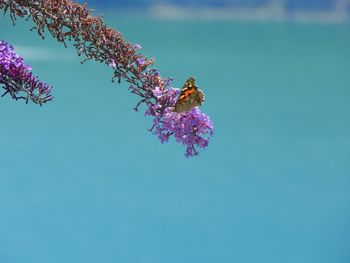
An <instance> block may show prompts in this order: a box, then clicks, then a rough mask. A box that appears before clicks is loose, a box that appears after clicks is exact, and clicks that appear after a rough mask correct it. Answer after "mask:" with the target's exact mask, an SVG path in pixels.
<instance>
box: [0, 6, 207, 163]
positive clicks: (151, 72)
mask: <svg viewBox="0 0 350 263" xmlns="http://www.w3.org/2000/svg"><path fill="white" fill-rule="evenodd" d="M0 9H4V11H5V12H6V11H9V13H10V17H11V19H12V21H13V22H15V20H16V17H26V18H30V17H32V19H33V21H34V23H35V24H36V27H35V28H34V29H36V30H37V32H38V34H39V35H40V36H41V37H42V38H44V30H48V31H49V32H50V34H51V35H52V36H53V37H54V38H56V39H57V40H58V41H59V42H63V43H64V45H65V46H66V43H65V42H66V41H73V42H74V46H75V48H76V49H77V53H78V55H79V56H80V55H83V56H84V57H85V59H84V60H83V61H82V63H83V62H85V61H86V60H91V59H93V60H96V61H99V62H101V63H104V64H106V65H108V66H109V67H111V68H112V69H113V71H114V74H113V79H112V80H114V79H117V81H118V82H119V83H120V82H121V80H122V79H124V80H125V81H127V82H128V83H129V84H130V90H131V92H132V93H134V94H136V95H138V96H139V97H140V98H141V99H140V101H139V103H138V104H137V105H136V107H135V108H134V109H135V110H136V111H137V110H138V108H139V106H140V105H141V104H146V105H147V110H146V113H145V114H146V115H147V116H152V117H153V118H154V120H153V126H152V128H151V129H150V131H151V132H152V133H154V134H155V135H157V136H158V138H159V139H160V140H161V142H162V143H163V142H167V141H168V140H169V138H170V136H174V138H175V139H176V141H178V142H181V143H183V144H184V145H186V147H187V150H186V156H187V157H188V156H194V155H197V154H198V152H197V150H196V147H198V148H205V147H206V146H208V142H209V138H210V137H211V136H212V134H213V124H212V122H211V121H210V119H209V117H208V116H207V115H205V114H204V113H202V112H201V111H200V110H199V109H197V108H195V109H193V110H191V111H189V112H184V113H180V114H179V113H175V112H173V107H174V105H175V103H176V97H177V96H178V93H179V92H178V90H177V89H174V88H172V87H170V82H171V79H169V78H161V76H160V75H159V73H158V71H157V70H156V69H154V68H150V66H151V65H152V64H153V59H148V58H147V57H144V56H142V55H141V54H140V53H139V49H141V46H140V45H138V44H136V45H133V44H130V43H128V42H126V41H125V39H124V38H123V37H122V35H121V34H120V33H119V32H118V31H117V30H115V29H112V28H109V27H107V25H106V24H104V22H103V20H102V18H101V17H93V16H91V15H90V13H91V11H90V10H88V9H87V7H86V5H80V4H78V3H74V2H72V1H71V0H26V1H24V0H11V1H8V0H0Z"/></svg>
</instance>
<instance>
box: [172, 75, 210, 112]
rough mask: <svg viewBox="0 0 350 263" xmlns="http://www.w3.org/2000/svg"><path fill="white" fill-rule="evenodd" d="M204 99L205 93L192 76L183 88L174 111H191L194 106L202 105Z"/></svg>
mask: <svg viewBox="0 0 350 263" xmlns="http://www.w3.org/2000/svg"><path fill="white" fill-rule="evenodd" d="M203 101H204V93H203V92H202V91H201V90H200V89H198V87H197V86H196V83H195V79H194V78H193V77H190V78H189V79H188V80H187V81H186V83H185V84H184V86H183V88H182V90H181V93H180V96H179V98H178V100H177V102H176V104H175V110H174V111H175V112H177V113H181V112H186V111H190V110H192V109H193V108H195V107H197V106H200V105H201V104H202V103H203Z"/></svg>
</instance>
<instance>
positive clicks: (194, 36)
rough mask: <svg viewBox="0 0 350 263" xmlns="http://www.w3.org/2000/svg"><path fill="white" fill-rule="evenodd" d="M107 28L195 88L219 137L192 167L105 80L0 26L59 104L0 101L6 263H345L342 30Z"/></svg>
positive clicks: (349, 75)
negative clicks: (201, 94) (191, 79)
mask: <svg viewBox="0 0 350 263" xmlns="http://www.w3.org/2000/svg"><path fill="white" fill-rule="evenodd" d="M107 21H108V23H109V24H110V25H112V26H114V27H117V28H118V29H119V30H120V31H121V32H122V33H123V35H124V36H125V37H126V38H127V39H128V40H129V41H131V42H134V43H140V44H141V45H142V46H143V50H142V52H143V54H145V55H146V56H149V57H155V58H156V67H157V68H158V69H159V70H160V72H161V73H162V75H163V76H172V77H174V78H175V81H174V85H175V86H176V87H180V86H182V83H183V81H184V80H185V79H186V78H187V77H188V76H190V75H194V76H196V79H197V81H198V85H199V86H200V88H201V89H202V90H204V92H205V94H206V102H205V104H204V105H203V107H202V109H203V111H204V112H206V113H207V114H208V115H210V116H211V118H212V120H213V121H214V124H215V136H214V137H213V139H212V141H211V143H210V146H209V147H208V149H207V150H205V151H202V152H201V153H200V156H199V157H197V158H192V159H186V158H185V157H184V156H183V154H184V151H185V149H184V147H183V146H181V145H178V144H176V143H175V142H170V143H168V144H164V145H162V144H160V142H159V141H158V140H157V138H156V137H155V136H153V135H151V134H150V133H149V132H148V131H147V128H149V127H150V126H151V119H149V118H147V117H144V116H143V113H142V112H139V113H136V112H134V111H133V110H132V108H133V107H134V105H135V104H136V103H137V98H136V97H135V96H133V95H131V94H129V92H128V91H127V85H126V84H123V85H117V84H115V83H111V82H110V76H111V75H112V72H111V70H110V69H109V68H107V67H106V66H104V65H99V64H98V63H95V62H88V63H86V64H84V65H80V63H79V61H80V60H79V58H77V57H76V56H75V53H74V51H73V49H64V48H63V46H62V45H60V44H58V43H56V42H55V41H53V40H52V39H51V37H47V40H45V41H42V40H40V39H39V37H38V36H37V35H36V34H35V33H34V32H30V31H29V28H30V27H31V24H30V23H29V22H27V23H24V22H21V21H19V23H18V25H17V26H16V27H13V26H12V25H11V22H10V19H9V18H8V17H7V18H3V17H2V16H1V18H0V25H1V26H0V38H1V39H4V40H8V41H10V42H12V43H13V44H14V45H15V46H16V47H17V48H18V52H19V53H21V54H22V55H26V57H27V58H28V59H27V62H28V63H30V64H31V65H32V66H33V70H34V72H35V74H38V75H39V76H40V77H41V79H43V80H45V81H47V82H48V83H50V84H52V85H53V86H54V96H55V100H54V101H53V102H51V103H49V104H47V105H45V106H44V107H38V106H37V105H31V104H28V105H25V104H24V103H23V102H15V101H12V100H11V99H10V98H9V97H4V98H1V99H0V112H2V118H1V129H0V146H1V147H0V211H1V216H0V262H6V263H14V262H16V263H17V262H26V263H31V262H33V263H34V262H35V263H38V262H45V263H47V262H52V263H56V262H57V263H61V262H84V263H89V262H141V263H143V262H152V263H158V262H159V263H161V262H168V263H169V262H174V263H175V262H176V263H178V262H201V263H204V262H240V263H257V262H267V263H274V262H276V263H280V262H284V263H288V262H291V263H292V262H293V263H294V262H298V263H310V262H317V263H322V262H324V263H326V262H327V263H328V262H336V263H347V262H349V261H350V247H349V241H350V238H349V236H350V223H349V222H350V191H349V188H350V162H349V160H350V103H349V102H350V29H349V27H348V26H345V25H344V26H340V25H307V24H278V23H248V22H247V23H243V22H242V23H240V22H209V21H160V20H157V21H153V20H147V19H144V20H141V19H139V20H134V19H131V18H129V19H114V18H113V17H112V16H109V17H107Z"/></svg>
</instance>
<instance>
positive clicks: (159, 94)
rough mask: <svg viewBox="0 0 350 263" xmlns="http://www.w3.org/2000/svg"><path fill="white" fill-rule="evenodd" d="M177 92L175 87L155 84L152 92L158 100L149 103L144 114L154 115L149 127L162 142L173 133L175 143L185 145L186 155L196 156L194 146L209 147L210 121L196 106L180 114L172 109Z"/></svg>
mask: <svg viewBox="0 0 350 263" xmlns="http://www.w3.org/2000/svg"><path fill="white" fill-rule="evenodd" d="M178 94H179V90H178V89H174V88H168V89H165V88H164V89H160V88H159V87H158V86H156V87H155V88H154V90H153V95H154V96H155V97H156V101H157V103H148V105H149V107H148V109H147V111H146V113H145V115H148V116H153V117H154V119H153V126H152V128H151V129H150V130H151V131H152V133H153V134H155V135H157V137H158V138H159V140H160V141H161V143H164V142H168V141H169V138H170V136H171V135H173V136H174V137H175V140H176V141H177V142H180V143H182V144H184V145H185V146H186V154H185V155H186V157H190V156H195V155H198V151H197V148H202V149H204V148H206V147H207V146H208V144H209V139H210V137H211V136H212V135H213V134H214V127H213V123H212V121H211V120H210V118H209V116H207V115H206V114H204V113H202V112H201V110H200V109H198V108H194V109H192V110H191V111H188V112H183V113H176V112H174V105H175V103H176V100H177V96H178Z"/></svg>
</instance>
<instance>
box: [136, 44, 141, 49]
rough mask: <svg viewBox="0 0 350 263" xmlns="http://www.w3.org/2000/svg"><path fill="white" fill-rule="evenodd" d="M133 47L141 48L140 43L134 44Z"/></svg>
mask: <svg viewBox="0 0 350 263" xmlns="http://www.w3.org/2000/svg"><path fill="white" fill-rule="evenodd" d="M134 49H135V50H137V49H142V47H141V45H140V44H135V45H134Z"/></svg>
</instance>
